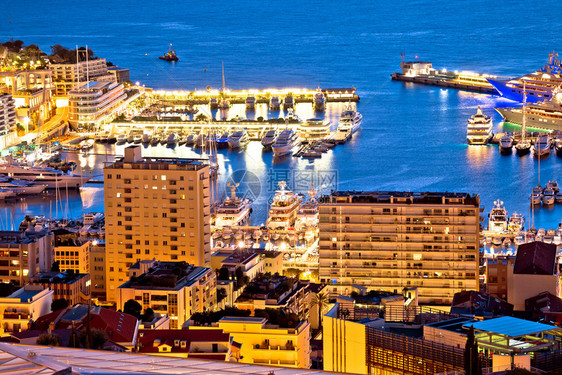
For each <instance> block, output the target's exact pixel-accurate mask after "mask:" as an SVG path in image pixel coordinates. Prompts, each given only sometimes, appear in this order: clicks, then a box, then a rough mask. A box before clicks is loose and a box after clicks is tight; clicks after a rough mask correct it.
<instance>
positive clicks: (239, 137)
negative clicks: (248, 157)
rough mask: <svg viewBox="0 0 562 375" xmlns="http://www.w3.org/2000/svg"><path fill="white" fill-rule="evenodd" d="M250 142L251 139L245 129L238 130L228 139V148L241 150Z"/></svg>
mask: <svg viewBox="0 0 562 375" xmlns="http://www.w3.org/2000/svg"><path fill="white" fill-rule="evenodd" d="M248 142H250V137H249V136H248V132H247V131H246V130H245V129H236V130H234V131H233V132H232V133H230V136H229V137H228V147H230V148H240V147H242V146H244V145H246V144H247V143H248Z"/></svg>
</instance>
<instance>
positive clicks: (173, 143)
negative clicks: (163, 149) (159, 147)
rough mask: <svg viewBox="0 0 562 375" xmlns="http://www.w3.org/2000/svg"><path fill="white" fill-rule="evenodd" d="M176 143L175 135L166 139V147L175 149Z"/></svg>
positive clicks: (172, 134)
mask: <svg viewBox="0 0 562 375" xmlns="http://www.w3.org/2000/svg"><path fill="white" fill-rule="evenodd" d="M177 142H178V138H177V136H176V133H171V134H170V135H168V138H166V144H167V146H168V147H176V143H177Z"/></svg>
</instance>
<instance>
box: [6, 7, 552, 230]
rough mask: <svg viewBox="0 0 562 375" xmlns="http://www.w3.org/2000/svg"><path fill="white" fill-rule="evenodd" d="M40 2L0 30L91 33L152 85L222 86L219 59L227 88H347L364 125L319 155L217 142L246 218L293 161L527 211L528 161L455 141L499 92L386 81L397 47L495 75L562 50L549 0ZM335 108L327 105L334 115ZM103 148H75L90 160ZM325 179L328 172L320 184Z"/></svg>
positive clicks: (72, 206) (369, 182) (73, 205)
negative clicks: (166, 56) (239, 176)
mask: <svg viewBox="0 0 562 375" xmlns="http://www.w3.org/2000/svg"><path fill="white" fill-rule="evenodd" d="M37 6H38V4H37V2H36V1H19V2H6V4H2V11H1V12H0V13H1V14H0V39H9V38H11V37H14V38H16V39H18V38H19V39H23V40H24V41H25V42H26V43H36V44H38V45H39V46H40V47H41V48H42V49H44V50H48V48H49V46H50V45H53V44H55V43H58V44H62V45H65V46H68V47H74V46H75V45H77V44H78V45H85V44H88V46H89V47H90V48H91V49H93V50H94V52H95V54H96V55H97V56H101V57H106V58H107V59H108V60H110V61H112V62H113V63H114V64H116V65H119V66H123V67H128V68H130V69H131V79H132V80H133V81H139V82H141V83H143V84H145V85H147V86H150V87H155V88H171V89H190V90H192V89H195V88H198V89H202V88H204V87H206V86H207V85H211V86H213V87H219V86H220V85H221V72H220V70H221V62H222V61H224V63H225V72H226V80H227V86H228V87H229V88H232V89H242V88H250V87H255V88H266V87H308V88H314V87H316V86H317V85H320V86H321V87H348V86H354V87H356V88H357V89H358V93H359V95H360V96H361V103H360V104H359V106H358V109H359V111H360V112H362V113H363V118H364V120H363V129H362V131H361V132H360V133H359V134H358V136H356V137H355V138H354V139H353V141H352V142H350V143H348V144H346V145H344V146H338V147H337V148H336V149H334V150H332V151H330V152H328V153H327V154H325V155H324V156H323V157H322V159H319V160H316V161H314V162H309V161H305V160H300V159H291V158H289V159H287V160H285V161H282V162H280V163H273V161H272V157H271V155H270V154H262V152H261V148H260V147H259V146H258V145H257V144H255V145H250V146H249V147H248V149H247V150H246V151H245V152H240V153H229V152H226V151H221V153H220V155H219V160H220V162H221V182H224V181H225V180H226V178H227V177H228V176H229V175H230V174H231V173H233V172H234V171H237V170H248V171H251V172H253V173H255V174H256V175H257V176H258V177H259V178H260V181H261V186H262V188H261V195H260V197H259V199H258V201H257V202H256V208H255V216H254V221H255V222H256V223H259V222H263V221H264V220H265V217H266V202H267V200H268V199H269V196H270V195H271V193H272V192H271V188H272V186H271V185H273V184H272V183H271V181H272V180H274V179H276V178H279V177H280V176H279V174H280V173H281V174H282V173H285V172H284V171H287V172H286V173H288V174H292V176H293V177H291V176H289V177H291V178H294V176H297V177H296V178H297V179H298V180H299V181H300V180H302V176H303V173H312V174H313V175H314V176H316V178H318V179H322V178H320V177H319V176H320V175H322V176H324V177H325V176H327V175H328V176H333V175H335V174H336V173H337V177H336V178H337V187H338V188H339V189H355V190H377V189H380V190H383V189H397V190H412V191H466V192H470V193H474V194H479V195H480V197H481V200H482V204H483V205H484V206H485V207H486V211H489V209H490V208H491V206H492V202H493V201H494V200H495V199H498V198H500V199H502V200H503V201H504V202H505V204H506V208H507V209H508V211H509V212H510V213H511V212H512V211H514V210H516V211H519V212H522V213H523V214H524V215H525V216H527V221H528V222H529V221H530V215H529V200H528V196H529V194H530V191H531V189H532V187H533V186H534V185H536V184H537V181H538V163H537V160H536V159H533V158H532V157H531V156H528V157H523V158H519V157H517V156H516V155H515V154H513V155H512V156H502V155H499V152H498V150H497V147H495V146H488V147H468V146H467V145H466V144H465V135H466V120H467V118H468V117H469V116H470V115H472V114H473V113H475V112H476V108H477V106H478V105H480V106H481V107H482V108H483V110H484V111H485V112H486V113H487V114H489V115H492V117H493V119H494V124H495V128H496V129H495V130H496V131H501V130H502V124H501V117H500V116H499V114H497V113H495V111H494V110H493V107H494V106H495V105H496V104H497V103H498V101H501V100H499V99H497V98H495V97H492V96H489V95H481V94H473V93H467V92H462V91H457V90H446V89H439V88H435V87H429V86H417V85H407V84H403V83H400V82H392V81H391V80H390V74H391V73H392V72H394V71H396V70H398V67H399V62H400V53H401V52H405V53H406V54H407V57H409V58H414V56H416V55H417V56H418V57H419V59H423V60H428V61H432V62H433V63H434V66H436V67H439V68H448V69H449V70H472V71H477V72H481V73H491V74H497V75H502V76H518V75H522V74H525V73H529V72H531V71H534V70H536V69H538V68H540V67H541V66H542V65H544V63H545V61H546V58H547V54H548V52H550V51H552V50H561V48H560V47H562V46H561V42H560V30H561V26H562V20H561V18H560V14H562V12H561V11H562V5H561V4H560V3H559V2H555V1H544V2H536V3H533V4H532V5H529V4H525V3H521V4H518V3H513V2H509V1H498V2H488V1H471V2H463V3H460V4H457V3H456V2H435V1H425V0H424V1H410V2H407V3H401V2H388V1H383V2H359V1H357V2H345V3H344V2H339V1H321V2H320V1H310V2H301V1H298V2H297V1H284V2H276V3H270V2H263V1H259V2H258V1H244V2H235V3H224V2H180V1H165V2H164V1H152V2H139V1H119V2H116V1H98V2H64V3H60V5H56V3H53V4H52V5H49V6H46V5H41V6H40V8H37ZM32 9H35V10H32ZM169 43H173V47H174V48H175V49H176V51H177V52H178V55H179V57H180V59H181V61H180V62H179V63H177V64H168V63H165V62H162V61H159V60H158V59H157V56H158V55H160V54H162V53H163V52H165V51H166V50H167V48H168V44H169ZM204 69H206V71H204ZM500 104H502V105H505V104H506V103H505V102H502V103H500ZM335 112H336V110H335V109H334V111H332V112H331V113H330V114H329V117H330V118H332V119H333V120H337V114H336V113H335ZM96 150H97V151H98V152H101V153H103V152H105V150H104V149H101V148H98V149H96ZM119 152H120V150H117V153H119ZM149 152H157V151H154V150H153V151H149ZM189 152H190V151H187V150H179V151H176V154H178V153H179V154H182V155H183V154H186V155H188V154H189ZM100 159H102V160H103V159H104V157H103V156H98V157H96V156H90V157H81V160H80V161H81V163H82V164H83V165H84V166H85V167H87V166H93V165H95V164H96V162H99V160H100ZM561 168H562V159H558V158H557V157H556V156H550V157H549V158H548V159H546V160H542V161H541V183H542V184H543V185H544V183H545V182H546V181H547V180H549V179H559V178H560V177H561V176H562V174H561ZM323 181H324V180H323ZM330 181H332V180H330ZM301 182H302V181H301ZM560 182H561V183H562V181H560ZM294 183H295V184H297V183H298V182H296V181H295V182H294ZM303 187H304V186H303ZM331 187H332V186H331V185H330V183H326V184H325V186H324V187H323V192H324V193H325V192H327V190H329V189H330V188H331ZM299 190H305V189H301V187H300V186H299ZM68 202H69V203H68V204H67V203H66V202H65V203H62V204H59V212H58V213H59V216H60V215H62V214H61V212H64V215H69V216H77V215H79V214H80V213H81V212H82V211H90V210H97V211H100V210H102V209H103V195H102V190H101V187H100V186H98V187H92V188H88V189H85V190H84V191H83V192H82V193H81V195H78V196H73V195H72V194H70V195H69V199H68ZM80 203H82V204H80ZM61 205H62V207H61ZM54 206H55V205H54V204H53V203H49V200H45V199H43V200H40V201H39V202H37V201H36V200H35V201H33V200H32V201H28V202H26V203H25V204H23V205H18V206H13V207H7V208H2V210H4V214H3V215H2V217H3V220H2V223H1V225H2V226H9V223H10V222H12V221H15V222H16V223H18V222H19V220H21V217H22V216H23V215H24V214H25V213H33V214H39V213H43V214H46V215H48V214H49V213H53V214H54V213H55V208H54ZM67 206H68V209H65V207H67ZM561 218H562V207H556V208H554V209H550V210H547V209H539V210H536V212H535V226H537V227H547V228H549V227H555V226H557V224H558V222H560V219H561Z"/></svg>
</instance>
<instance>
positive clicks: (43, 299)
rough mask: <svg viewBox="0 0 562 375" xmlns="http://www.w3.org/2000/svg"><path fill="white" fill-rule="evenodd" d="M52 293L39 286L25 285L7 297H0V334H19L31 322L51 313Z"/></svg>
mask: <svg viewBox="0 0 562 375" xmlns="http://www.w3.org/2000/svg"><path fill="white" fill-rule="evenodd" d="M51 303H53V291H52V290H49V289H43V287H42V286H40V285H26V286H25V287H23V288H20V289H18V290H16V291H15V292H14V293H12V294H11V295H9V296H8V297H0V322H1V325H0V334H3V333H11V332H21V331H22V330H23V331H25V330H26V329H28V328H29V323H30V322H31V321H36V320H37V319H38V318H39V317H41V316H43V315H45V314H47V313H49V312H50V311H51Z"/></svg>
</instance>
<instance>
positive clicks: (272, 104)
mask: <svg viewBox="0 0 562 375" xmlns="http://www.w3.org/2000/svg"><path fill="white" fill-rule="evenodd" d="M280 108H281V103H280V102H279V97H278V96H272V97H271V99H270V100H269V110H270V111H278V110H279V109H280Z"/></svg>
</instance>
